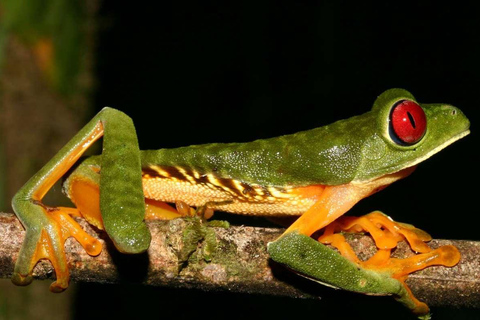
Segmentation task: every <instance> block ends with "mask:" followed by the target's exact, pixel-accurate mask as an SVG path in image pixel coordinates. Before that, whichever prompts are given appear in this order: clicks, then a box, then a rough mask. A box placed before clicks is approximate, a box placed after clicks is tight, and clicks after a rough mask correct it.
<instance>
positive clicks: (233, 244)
mask: <svg viewBox="0 0 480 320" xmlns="http://www.w3.org/2000/svg"><path fill="white" fill-rule="evenodd" d="M79 222H80V223H81V224H82V226H83V227H84V228H85V229H86V230H87V231H88V232H89V233H91V234H97V236H100V237H101V238H102V241H103V243H104V250H103V251H102V253H101V254H100V255H99V256H98V257H90V256H89V255H87V254H86V253H85V251H84V250H83V248H81V246H80V245H79V244H78V243H77V242H76V241H74V240H73V239H68V240H67V242H66V246H65V248H66V252H67V259H68V264H69V267H70V270H71V278H72V280H73V281H90V282H98V283H119V282H135V283H142V284H145V285H155V286H171V287H177V288H199V289H203V290H229V291H236V292H249V293H262V294H271V295H283V296H290V297H299V298H309V297H310V298H311V297H315V296H317V295H318V289H316V288H318V287H319V285H317V284H316V283H313V282H310V281H307V280H303V278H301V277H298V276H296V275H295V274H293V273H292V272H290V271H287V270H285V269H284V268H283V267H282V266H280V265H277V264H275V263H273V262H272V261H271V260H269V258H268V254H267V252H266V244H267V243H268V242H269V241H272V240H274V239H276V238H277V237H278V236H279V235H280V234H281V233H282V229H276V228H259V227H245V226H235V227H230V228H220V227H217V228H213V229H210V230H214V232H212V231H211V232H212V233H211V236H214V237H213V238H212V239H214V242H215V241H216V244H217V245H216V250H214V249H212V247H209V244H208V241H207V240H203V241H200V244H198V245H197V242H198V238H195V237H193V238H192V237H191V238H192V242H191V243H190V244H187V243H186V242H185V239H186V238H188V237H185V236H184V235H185V232H187V231H188V230H190V231H191V230H192V226H193V228H195V224H196V223H197V222H198V221H197V222H195V221H194V220H183V219H176V220H172V221H154V222H149V223H148V225H149V228H150V230H151V233H152V243H151V246H150V249H149V250H148V253H144V254H139V255H125V254H120V253H118V252H117V251H116V250H115V249H114V247H113V245H112V244H111V243H110V242H109V241H108V240H105V236H104V234H102V233H100V232H97V231H94V230H92V228H91V227H89V226H88V225H87V224H86V223H85V222H83V221H80V220H79ZM24 234H25V232H24V230H23V228H22V226H21V225H20V223H19V222H18V220H17V219H16V217H15V216H14V215H12V214H6V213H0V274H1V276H2V277H3V278H9V277H10V276H11V275H12V271H13V266H14V263H15V260H16V258H17V255H18V251H19V249H20V246H21V243H22V241H23V237H24ZM207 238H208V235H207ZM215 238H216V240H215ZM349 242H350V244H351V245H352V247H353V248H354V249H355V251H356V252H358V254H359V256H360V257H361V258H365V257H367V256H369V255H372V254H373V253H374V251H375V247H374V245H373V242H372V240H371V239H370V237H368V236H363V235H352V236H350V237H349ZM192 244H194V247H193V248H192V249H191V250H186V248H187V247H188V245H192ZM445 244H453V245H455V246H457V247H458V248H459V250H460V251H461V253H462V260H461V261H460V263H459V264H458V265H457V266H456V267H453V268H444V267H431V268H427V269H426V270H423V271H420V272H417V273H415V274H413V275H411V276H410V278H409V280H408V282H407V283H408V284H409V286H410V287H411V289H412V291H413V292H414V294H415V295H416V296H417V297H418V298H419V299H420V300H422V301H425V302H426V303H428V304H429V305H437V306H438V305H455V306H457V307H480V259H479V258H478V257H480V243H479V242H474V241H449V240H432V241H431V242H430V245H431V246H432V247H437V246H440V245H445ZM213 247H215V246H213ZM412 254H413V253H412V252H411V251H410V249H409V248H408V246H407V245H406V244H405V243H401V244H400V245H399V247H398V248H397V249H396V250H395V253H394V255H395V256H396V257H400V258H402V257H407V256H410V255H412ZM207 260H210V261H207ZM34 276H35V278H38V279H48V278H54V272H53V269H52V267H51V265H50V263H49V262H47V261H42V262H40V263H39V264H38V265H37V266H36V267H35V270H34Z"/></svg>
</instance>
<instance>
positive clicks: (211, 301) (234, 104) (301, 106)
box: [75, 0, 480, 319]
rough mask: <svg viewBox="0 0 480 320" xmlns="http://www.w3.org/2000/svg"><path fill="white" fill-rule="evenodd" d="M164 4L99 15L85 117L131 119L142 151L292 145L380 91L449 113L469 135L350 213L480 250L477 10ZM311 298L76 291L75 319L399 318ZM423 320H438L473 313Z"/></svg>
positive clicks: (362, 301)
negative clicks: (275, 141)
mask: <svg viewBox="0 0 480 320" xmlns="http://www.w3.org/2000/svg"><path fill="white" fill-rule="evenodd" d="M332 2H333V1H332ZM161 3H162V4H161V5H159V6H155V7H153V6H148V5H132V4H131V3H127V2H122V3H121V2H119V1H111V0H110V1H105V2H104V4H103V6H102V8H101V12H100V13H101V14H100V16H101V36H100V38H99V39H98V51H97V59H98V60H97V61H98V62H97V66H96V72H97V76H98V79H97V88H96V92H97V93H96V96H95V105H96V106H97V108H98V110H100V109H101V108H102V107H103V106H106V105H108V106H111V107H115V108H117V109H121V110H123V111H125V112H126V113H127V114H129V115H130V116H131V117H132V118H133V120H134V122H135V123H136V125H137V131H138V136H139V140H140V146H141V147H142V148H144V149H156V148H163V147H177V146H184V145H189V144H198V143H208V142H233V141H239V142H241V141H249V140H252V139H258V138H267V137H272V136H276V135H281V134H288V133H293V132H296V131H299V130H305V129H310V128H314V127H318V126H322V125H325V124H328V123H331V122H333V121H335V120H339V119H343V118H348V117H350V116H353V115H356V114H361V113H364V112H366V111H368V110H369V109H370V108H371V105H372V103H373V101H374V100H375V98H376V96H378V95H379V94H380V93H381V92H383V91H384V90H386V89H388V88H392V87H400V88H405V89H407V90H409V91H411V92H412V93H413V94H414V95H415V96H416V98H417V100H418V101H419V102H427V103H430V102H446V103H451V104H453V105H455V106H457V107H459V108H460V109H461V110H463V111H464V113H465V114H466V115H467V117H469V119H470V120H471V123H472V125H471V131H472V133H471V134H470V135H469V136H467V137H466V138H464V139H462V140H461V141H459V142H457V143H455V144H454V145H452V146H450V147H448V148H447V149H446V150H443V151H442V152H441V153H439V154H437V155H435V156H434V157H433V158H432V159H429V160H428V161H426V162H425V163H422V164H421V165H420V166H419V168H418V169H417V171H416V172H415V173H414V174H413V175H412V176H410V177H409V178H407V179H405V180H404V181H400V182H397V183H396V184H394V185H392V186H390V187H389V188H387V189H386V190H384V191H382V192H381V193H379V194H377V195H374V196H373V197H371V198H368V199H366V200H364V201H362V202H361V203H360V204H359V205H357V206H356V207H355V208H354V209H353V210H352V212H351V214H354V215H361V214H365V213H367V212H370V211H372V210H375V209H379V210H382V211H384V212H385V213H387V214H389V215H391V216H392V217H394V218H395V219H396V220H399V221H405V222H409V223H412V224H414V225H415V226H417V227H419V228H422V229H424V230H427V231H428V232H430V233H431V234H432V235H433V237H435V238H447V239H471V240H479V233H478V224H477V223H476V221H477V219H478V218H477V214H478V212H479V210H478V208H477V207H476V206H474V203H473V199H475V197H478V189H479V188H478V181H479V174H478V170H477V168H476V164H478V163H479V161H478V160H479V154H478V145H479V138H478V129H477V128H478V125H477V124H478V123H480V118H479V112H478V96H479V94H478V91H479V89H478V87H479V84H480V82H479V76H478V75H479V71H480V70H479V57H480V37H479V36H480V34H479V30H480V29H479V28H480V22H479V19H478V10H476V9H475V8H473V7H469V6H464V7H462V6H461V5H460V4H459V3H458V4H456V3H454V4H452V3H449V4H448V5H446V4H444V5H441V4H439V3H438V2H422V3H419V4H416V5H414V6H407V5H406V4H405V3H404V2H390V1H388V2H387V1H385V2H377V3H375V4H368V3H367V4H366V3H364V2H353V1H352V2H345V1H335V2H334V3H331V2H318V3H315V4H313V2H297V1H295V2H293V1H292V2H290V3H284V2H274V1H272V2H261V3H255V4H247V3H243V2H236V3H233V4H230V3H224V2H218V3H214V2H198V3H188V2H175V1H174V2H161ZM151 4H153V2H152V3H151ZM257 222H258V221H256V220H252V224H254V223H257ZM242 223H247V224H248V221H242ZM111 289H113V291H112V290H111ZM320 290H322V291H321V292H322V300H320V301H308V300H306V301H304V300H294V299H287V298H270V297H263V296H255V295H241V294H234V293H228V294H226V293H220V294H217V293H204V292H197V291H186V290H171V289H164V288H163V289H162V288H141V287H136V286H132V287H128V286H127V287H126V286H115V287H110V286H100V285H92V284H90V285H83V286H81V287H80V290H79V292H78V303H77V310H76V313H75V314H76V315H77V316H78V317H79V318H80V317H84V316H86V315H92V314H94V315H96V316H99V317H100V316H102V315H105V316H106V315H108V316H110V317H111V316H113V312H115V311H117V312H119V314H121V315H124V316H125V315H126V316H135V315H136V316H139V315H140V316H141V315H145V316H149V317H156V315H158V318H160V317H161V318H166V317H175V318H180V319H182V318H186V317H198V316H206V317H209V318H213V319H221V318H222V319H223V318H230V319H232V318H233V319H240V318H242V319H244V318H250V319H260V318H262V319H263V318H274V317H275V318H277V319H287V318H292V317H295V318H299V317H311V316H312V315H313V316H314V317H323V316H325V315H326V314H331V315H332V316H336V317H339V318H342V317H356V318H357V319H384V318H385V314H386V313H385V312H388V318H389V319H407V318H408V317H409V314H408V312H405V311H404V310H403V308H402V307H401V306H398V305H397V304H396V303H395V302H393V299H390V298H373V297H361V296H359V295H355V294H350V293H343V292H337V291H334V290H332V289H328V288H324V289H320ZM139 292H143V294H139ZM92 295H93V297H92ZM97 296H98V297H101V299H105V297H112V300H109V301H105V302H104V303H103V304H102V305H100V306H99V307H98V310H95V311H94V312H93V310H90V311H88V309H86V308H84V307H83V306H84V303H87V304H88V303H89V301H90V299H94V298H95V297H97ZM379 306H381V307H379ZM378 308H381V309H382V311H378V310H377V309H378ZM433 312H434V315H435V319H451V318H452V317H453V316H455V318H458V319H474V317H477V318H478V316H479V314H480V312H479V311H478V310H465V309H463V310H455V309H450V308H433Z"/></svg>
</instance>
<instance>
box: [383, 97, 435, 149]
mask: <svg viewBox="0 0 480 320" xmlns="http://www.w3.org/2000/svg"><path fill="white" fill-rule="evenodd" d="M390 129H391V131H393V134H394V135H395V138H397V139H395V140H399V142H401V144H405V145H412V144H415V143H417V142H418V141H420V139H422V137H423V135H424V134H425V132H426V131H427V118H426V116H425V112H423V109H422V107H420V106H419V105H418V104H417V103H415V102H413V101H410V100H402V101H399V102H397V104H395V106H394V107H393V108H392V112H391V113H390Z"/></svg>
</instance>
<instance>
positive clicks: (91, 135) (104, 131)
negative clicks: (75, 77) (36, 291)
mask: <svg viewBox="0 0 480 320" xmlns="http://www.w3.org/2000/svg"><path fill="white" fill-rule="evenodd" d="M102 136H104V141H103V154H102V184H103V187H101V189H102V190H105V192H102V194H101V197H100V207H102V204H103V207H102V217H103V218H108V219H105V220H108V221H107V222H108V227H109V228H106V229H107V232H108V231H109V229H110V232H109V235H110V237H111V238H112V240H113V241H114V243H115V245H116V246H117V248H119V249H122V251H124V252H141V251H144V250H146V248H148V245H149V242H150V234H149V231H148V229H147V228H146V226H145V225H144V224H143V223H142V220H143V217H144V214H145V207H144V199H143V192H142V190H141V162H140V157H139V151H138V143H137V141H136V134H135V129H134V127H133V123H132V121H131V119H130V118H128V117H127V116H126V115H125V114H123V113H121V112H119V111H117V110H114V109H108V108H105V109H103V110H102V111H101V112H100V113H99V114H97V115H96V116H95V117H94V118H93V119H92V120H91V121H90V122H89V123H88V124H87V125H86V126H85V127H84V128H82V129H81V130H80V131H79V132H78V133H77V134H76V135H75V137H73V139H72V140H71V141H70V142H68V143H67V144H66V145H65V146H64V147H63V148H62V149H61V150H60V151H59V152H58V153H57V154H56V155H55V156H54V157H53V158H52V159H51V160H50V161H49V162H48V163H47V164H46V165H45V166H44V167H43V168H42V169H40V171H38V172H37V173H36V174H35V175H34V176H33V177H32V178H31V179H30V180H29V181H28V182H27V183H26V184H25V185H24V186H23V187H22V188H21V189H20V190H19V191H18V192H17V194H15V196H14V197H13V199H12V207H13V210H14V211H15V213H16V214H17V216H18V218H19V219H20V221H21V222H22V224H23V226H24V227H25V229H26V236H25V241H24V243H23V245H22V248H21V250H20V252H19V255H18V258H17V261H16V264H15V269H14V272H13V276H12V281H13V282H14V283H15V284H17V285H27V284H29V283H30V282H31V281H32V270H33V267H34V266H35V264H36V263H37V262H38V260H39V259H48V260H50V261H51V262H52V264H53V266H54V268H55V273H56V277H57V280H56V281H55V282H54V283H53V284H52V285H51V287H50V289H51V290H52V291H54V292H59V291H62V290H64V289H66V288H67V286H68V280H69V271H68V267H67V262H66V257H65V252H64V248H63V246H64V242H65V240H66V238H68V237H70V236H73V237H75V238H76V239H77V240H79V242H80V243H81V244H82V245H83V246H84V247H85V249H86V250H87V252H88V253H90V254H98V253H99V252H100V250H101V245H100V242H98V240H96V239H94V238H93V237H90V236H89V235H88V234H86V233H85V232H84V231H83V230H82V229H81V228H80V227H79V225H78V224H77V223H76V222H75V220H73V219H72V218H71V217H70V215H73V216H77V215H79V212H80V211H78V210H76V209H72V208H52V207H49V206H46V205H44V204H43V203H42V199H43V197H44V196H45V194H46V193H47V192H48V191H49V190H50V189H51V187H52V186H53V185H54V184H55V182H56V181H58V180H59V179H60V178H61V177H62V176H63V175H64V174H65V173H66V172H67V171H68V170H70V168H71V167H72V166H73V165H74V164H75V163H76V161H77V160H78V159H79V158H80V156H81V155H82V154H83V153H84V152H85V150H87V149H88V148H89V147H90V146H91V145H92V144H93V143H94V142H95V141H97V140H98V139H99V138H100V137H102ZM135 150H136V151H135ZM119 179H121V181H119ZM138 186H139V187H138ZM97 193H98V192H97ZM125 194H128V195H129V196H128V197H125V196H123V195H125ZM102 199H103V200H102ZM115 219H123V220H124V221H125V223H127V224H128V225H132V226H134V228H131V229H129V230H127V231H128V232H129V233H128V234H126V235H125V234H121V232H122V230H123V229H125V228H120V230H117V229H118V228H117V225H118V223H116V220H115ZM102 222H103V223H104V224H105V221H102ZM131 244H133V246H132V245H131Z"/></svg>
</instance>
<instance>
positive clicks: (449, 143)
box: [407, 129, 470, 167]
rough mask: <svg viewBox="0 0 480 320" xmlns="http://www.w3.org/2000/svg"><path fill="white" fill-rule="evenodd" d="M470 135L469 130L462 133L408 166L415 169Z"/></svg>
mask: <svg viewBox="0 0 480 320" xmlns="http://www.w3.org/2000/svg"><path fill="white" fill-rule="evenodd" d="M468 134H470V130H469V129H467V130H465V131H462V132H460V133H459V134H457V135H455V136H453V137H452V138H450V139H448V140H447V141H445V142H444V143H442V144H440V145H439V146H437V147H435V148H433V149H432V150H430V151H429V152H427V153H425V154H424V155H423V156H421V157H418V158H417V159H415V160H414V161H412V163H409V164H408V165H407V166H409V167H413V166H415V165H417V164H419V163H420V162H422V161H424V160H426V159H428V158H430V157H431V156H433V155H434V154H435V153H437V152H439V151H441V150H442V149H444V148H446V147H448V146H449V145H451V144H452V143H454V142H455V141H457V140H460V139H462V138H463V137H465V136H467V135H468Z"/></svg>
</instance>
